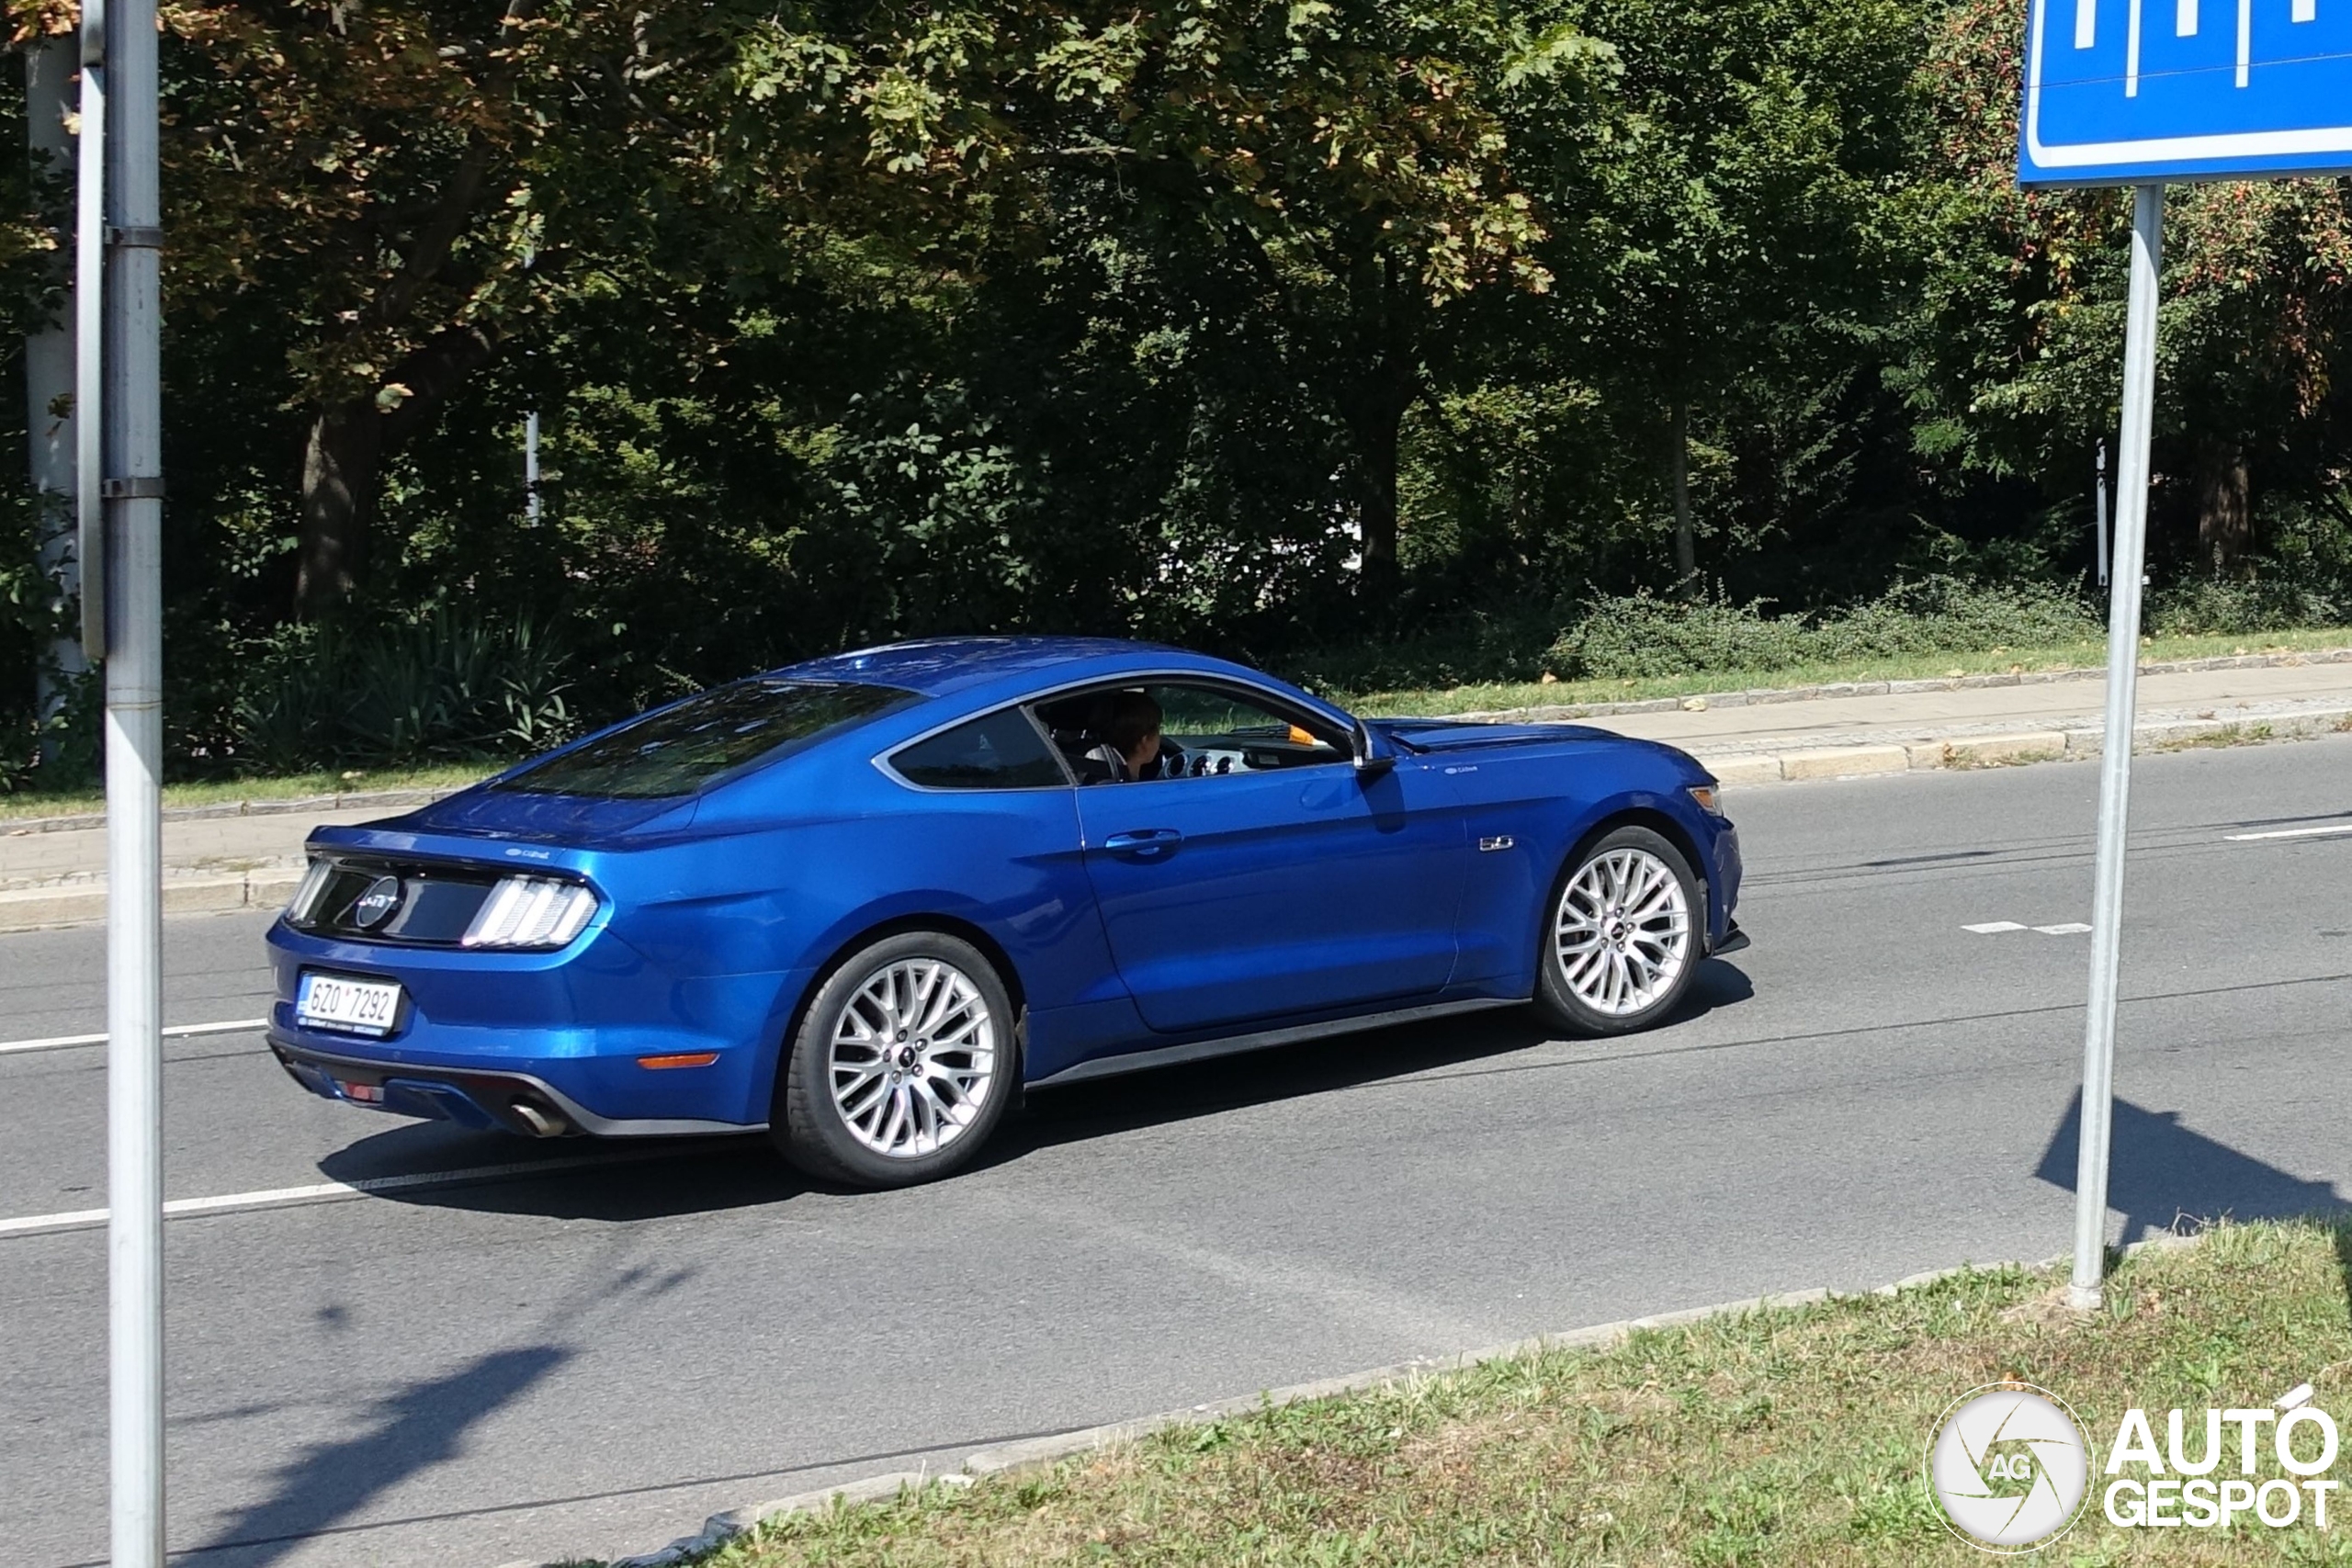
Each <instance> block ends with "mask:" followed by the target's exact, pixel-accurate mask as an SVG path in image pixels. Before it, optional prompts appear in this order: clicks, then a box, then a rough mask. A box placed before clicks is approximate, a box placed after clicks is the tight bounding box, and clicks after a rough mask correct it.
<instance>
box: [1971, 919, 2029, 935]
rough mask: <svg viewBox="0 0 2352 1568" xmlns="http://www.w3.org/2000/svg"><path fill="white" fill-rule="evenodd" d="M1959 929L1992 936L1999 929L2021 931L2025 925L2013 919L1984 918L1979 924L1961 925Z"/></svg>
mask: <svg viewBox="0 0 2352 1568" xmlns="http://www.w3.org/2000/svg"><path fill="white" fill-rule="evenodd" d="M1960 929H1961V930H1962V931H1973V932H1975V933H1976V934H1977V935H1978V936H1992V935H1994V934H1995V933H1996V932H1999V931H2023V930H2025V927H2023V926H2021V925H2019V924H2018V922H2017V921H2015V920H1986V921H1985V923H1984V924H1983V925H1981V926H1962V927H1961V928H1960Z"/></svg>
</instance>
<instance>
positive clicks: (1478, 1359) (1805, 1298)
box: [502, 1231, 2206, 1568]
mask: <svg viewBox="0 0 2352 1568" xmlns="http://www.w3.org/2000/svg"><path fill="white" fill-rule="evenodd" d="M2205 1235H2206V1233H2205V1232H2203V1231H2198V1232H2194V1233H2191V1234H2189V1235H2158V1236H2151V1237H2149V1238H2148V1239H2147V1240H2145V1241H2139V1242H2134V1243H2132V1244H2131V1245H2130V1246H2128V1247H2124V1248H2123V1249H2122V1253H2123V1256H2124V1257H2126V1258H2131V1257H2134V1256H2136V1255H2138V1254H2140V1253H2142V1252H2146V1251H2167V1252H2168V1251H2174V1250H2177V1249H2179V1248H2183V1247H2194V1246H2196V1245H2198V1243H2199V1242H2200V1241H2202V1240H2203V1239H2204V1236H2205ZM2073 1260H2074V1259H2073V1257H2072V1255H2071V1254H2064V1253H2062V1254H2060V1255H2059V1256H2058V1257H2055V1258H2045V1259H2043V1260H2042V1261H2041V1262H2039V1263H2027V1262H2019V1261H2016V1260H2009V1261H2004V1262H1998V1263H1962V1264H1958V1265H1956V1266H1954V1267H1952V1268H1950V1269H1928V1271H1927V1272H1925V1273H1920V1274H1912V1275H1908V1276H1906V1277H1905V1278H1903V1279H1900V1280H1895V1281H1894V1283H1892V1284H1887V1285H1881V1286H1878V1287H1877V1288H1876V1289H1874V1290H1871V1291H1866V1292H1859V1291H1858V1292H1846V1293H1847V1294H1848V1295H1849V1296H1860V1295H1879V1296H1891V1295H1894V1294H1896V1293H1898V1292H1903V1291H1909V1290H1917V1289H1919V1288H1920V1287H1922V1286H1926V1285H1933V1284H1936V1283H1938V1282H1939V1281H1941V1280H1949V1279H1951V1278H1953V1277H1954V1276H1956V1275H1960V1274H1968V1273H1980V1274H1981V1273H1991V1272H1995V1271H1996V1270H2000V1269H2025V1270H2027V1271H2029V1272H2044V1271H2048V1270H2052V1269H2065V1268H2066V1267H2067V1266H2068V1265H2070V1264H2071V1263H2072V1262H2073ZM1839 1293H1840V1292H1835V1291H1831V1290H1828V1289H1826V1288H1816V1289H1814V1290H1809V1291H1792V1292H1787V1293H1785V1294H1774V1295H1768V1296H1749V1297H1747V1298H1745V1299H1743V1300H1740V1301H1735V1302H1719V1303H1715V1304H1714V1305H1713V1306H1702V1307H1689V1308H1685V1309H1684V1310H1682V1311H1680V1312H1667V1313H1658V1314H1655V1315H1653V1316H1649V1317H1634V1318H1625V1319H1622V1320H1620V1321H1618V1322H1615V1323H1603V1324H1597V1325H1593V1326H1592V1327H1589V1328H1572V1329H1568V1330H1566V1332H1564V1333H1558V1334H1539V1335H1536V1336H1534V1337H1532V1338H1528V1339H1516V1340H1512V1341H1511V1342H1510V1343H1509V1344H1505V1345H1494V1346H1489V1347H1487V1348H1485V1349H1483V1350H1465V1351H1463V1352H1462V1353H1460V1354H1459V1355H1453V1356H1434V1357H1424V1358H1421V1359H1416V1360H1411V1361H1402V1362H1398V1363H1397V1364H1396V1365H1393V1366H1386V1367H1373V1368H1370V1369H1368V1370H1366V1371H1360V1372H1349V1373H1346V1374H1344V1375H1342V1376H1340V1377H1335V1378H1322V1379H1318V1380H1317V1381H1316V1382H1303V1383H1293V1384H1292V1385H1290V1386H1289V1387H1287V1388H1277V1389H1269V1390H1267V1391H1266V1392H1264V1393H1254V1394H1244V1395H1240V1396H1238V1397H1235V1398H1232V1399H1220V1400H1215V1401H1212V1402H1211V1403H1209V1404H1195V1405H1193V1406H1191V1407H1190V1408H1188V1409H1184V1410H1171V1411H1166V1412H1163V1413H1161V1414H1159V1415H1158V1416H1143V1417H1141V1418H1140V1419H1137V1420H1133V1421H1114V1422H1112V1423H1110V1424H1108V1425H1106V1426H1101V1427H1080V1428H1079V1429H1077V1430H1075V1431H1069V1432H1056V1433H1054V1434H1052V1435H1051V1436H1048V1437H1043V1438H1029V1439H1027V1440H1025V1441H1023V1442H1018V1443H1006V1444H1003V1445H1001V1446H1000V1447H997V1448H992V1449H976V1450H973V1451H972V1452H970V1453H968V1454H967V1455H965V1456H964V1461H963V1464H962V1466H961V1467H960V1468H959V1469H956V1470H952V1471H932V1472H924V1471H913V1470H894V1471H888V1472H883V1473H881V1474H878V1475H869V1476H863V1477H860V1478H859V1479H858V1480H855V1481H851V1482H845V1483H842V1484H841V1485H839V1486H829V1487H824V1488H821V1489H820V1490H817V1491H814V1492H799V1493H795V1494H794V1495H791V1496H788V1497H777V1498H775V1499H773V1500H771V1501H769V1502H765V1503H753V1504H751V1505H748V1506H744V1507H741V1508H729V1510H727V1511H726V1512H725V1513H721V1514H713V1515H711V1516H710V1517H708V1518H707V1519H705V1520H704V1521H703V1527H702V1529H699V1530H697V1531H696V1532H695V1533H694V1534H693V1535H687V1536H680V1537H679V1538H678V1539H677V1540H673V1541H671V1542H670V1543H669V1544H668V1545H666V1546H662V1547H659V1548H656V1549H655V1550H653V1551H641V1552H639V1553H637V1554H635V1555H634V1556H629V1557H616V1558H614V1559H612V1560H611V1561H610V1562H608V1563H607V1564H606V1568H673V1564H677V1563H684V1562H691V1561H692V1560H693V1559H695V1558H696V1557H699V1556H701V1555H703V1554H704V1553H707V1552H710V1551H717V1550H718V1548H719V1547H720V1546H723V1545H725V1544H726V1543H727V1542H728V1541H729V1540H733V1539H734V1538H735V1537H737V1536H739V1535H743V1534H746V1533H748V1532H750V1531H752V1530H753V1529H758V1528H759V1527H760V1526H761V1525H762V1524H764V1523H766V1522H767V1521H769V1520H772V1519H777V1518H781V1517H784V1516H785V1515H787V1514H795V1513H822V1512H824V1511H825V1510H827V1509H829V1508H834V1507H847V1506H854V1505H856V1504H859V1503H875V1502H882V1501H886V1500H888V1499H889V1498H892V1497H896V1496H898V1495H899V1493H901V1492H902V1491H906V1490H909V1489H911V1488H920V1487H922V1486H926V1485H932V1484H941V1485H948V1486H969V1485H971V1484H972V1483H974V1482H975V1481H977V1480H978V1478H980V1477H981V1476H986V1475H1009V1474H1019V1473H1021V1472H1025V1471H1035V1470H1043V1469H1046V1468H1047V1467H1049V1466H1051V1465H1055V1464H1058V1463H1060V1462H1061V1461H1063V1460H1066V1459H1070V1458H1074V1457H1075V1456H1077V1455H1079V1454H1084V1453H1092V1452H1094V1451H1095V1450H1099V1449H1106V1448H1112V1447H1115V1446H1117V1445H1119V1444H1122V1443H1132V1442H1137V1441H1140V1440H1141V1439H1143V1438H1148V1437H1151V1436H1153V1435H1154V1434H1155V1433H1159V1432H1164V1431H1167V1430H1169V1429H1170V1428H1173V1427H1197V1426H1203V1425H1205V1424H1207V1423H1209V1422H1212V1421H1219V1420H1224V1419H1226V1418H1227V1417H1230V1416H1250V1415H1254V1414H1255V1413H1256V1412H1258V1411H1260V1410H1261V1409H1267V1408H1270V1407H1271V1408H1279V1407H1281V1406H1283V1405H1286V1404H1298V1403H1300V1402H1302V1401H1306V1400H1314V1399H1328V1398H1330V1397H1332V1396H1333V1395H1335V1394H1342V1393H1365V1392H1368V1391H1371V1390H1374V1389H1383V1388H1396V1387H1399V1386H1409V1385H1410V1384H1412V1383H1413V1382H1416V1381H1418V1380H1419V1379H1422V1378H1427V1377H1432V1376H1439V1375H1442V1374H1444V1373H1447V1372H1457V1371H1468V1370H1470V1369H1471V1368H1473V1367H1477V1366H1482V1365H1484V1364H1486V1363H1487V1362H1489V1361H1503V1360H1513V1359H1519V1358H1521V1357H1525V1356H1532V1355H1538V1354H1541V1353H1543V1352H1544V1351H1547V1350H1589V1349H1600V1348H1606V1347H1608V1346H1611V1345H1614V1344H1616V1343H1617V1342H1618V1341H1620V1340H1622V1339H1623V1338H1625V1337H1628V1336H1630V1335H1633V1334H1636V1333H1639V1332H1641V1331H1643V1330H1645V1329H1658V1328H1679V1327H1683V1326H1686V1325H1690V1324H1693V1323H1702V1322H1704V1321H1706V1320H1707V1319H1709V1318H1713V1317H1736V1316H1738V1315H1740V1314H1744V1313H1751V1312H1761V1311H1764V1310H1766V1309H1768V1308H1777V1307H1793V1306H1811V1305H1814V1304H1815V1303H1820V1302H1826V1301H1829V1300H1831V1299H1833V1298H1834V1297H1836V1296H1838V1294H1839ZM569 1561H572V1560H571V1559H564V1560H560V1561H558V1562H548V1561H546V1560H544V1559H541V1558H536V1557H530V1558H518V1559H516V1560H515V1561H514V1562H508V1563H504V1564H503V1565H502V1568H562V1564H563V1562H569Z"/></svg>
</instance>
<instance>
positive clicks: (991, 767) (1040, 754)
mask: <svg viewBox="0 0 2352 1568" xmlns="http://www.w3.org/2000/svg"><path fill="white" fill-rule="evenodd" d="M890 766H891V767H893V768H895V769H897V770H898V773H899V777H900V778H902V779H905V780H906V781H907V782H908V783H909V784H922V785H924V786H926V787H927V788H931V789H1050V788H1056V787H1058V786H1060V785H1063V784H1068V783H1069V775H1067V774H1066V773H1063V772H1062V767H1061V764H1060V763H1059V762H1057V761H1055V760H1054V755H1053V753H1052V752H1051V751H1048V750H1046V742H1045V740H1044V739H1043V738H1042V737H1040V736H1039V735H1038V733H1037V727H1036V726H1035V725H1033V724H1031V723H1030V722H1029V719H1028V716H1026V715H1024V714H1023V713H1022V711H1021V710H1020V709H1019V708H1007V709H1005V710H1004V711H1003V712H1002V713H992V714H989V716H987V717H985V718H976V719H974V720H972V721H971V722H970V723H969V724H959V725H957V726H956V728H953V729H948V730H943V731H941V732H940V733H939V734H937V735H934V736H933V737H932V738H931V739H928V740H918V741H916V742H915V743H914V744H913V745H911V746H909V747H905V748H903V749H901V750H898V751H894V752H892V753H891V754H890Z"/></svg>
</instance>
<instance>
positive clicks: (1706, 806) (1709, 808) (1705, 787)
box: [1691, 784, 1724, 817]
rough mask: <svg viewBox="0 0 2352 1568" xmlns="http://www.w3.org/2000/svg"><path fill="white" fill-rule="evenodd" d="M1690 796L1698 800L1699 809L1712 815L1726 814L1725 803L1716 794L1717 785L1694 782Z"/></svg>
mask: <svg viewBox="0 0 2352 1568" xmlns="http://www.w3.org/2000/svg"><path fill="white" fill-rule="evenodd" d="M1691 799H1693V800H1695V801H1697V802H1698V803H1699V809H1700V810H1702V811H1703V812H1705V813H1706V814H1707V815H1708V816H1710V817H1721V816H1722V815H1723V814H1724V803H1723V801H1722V800H1721V799H1720V798H1719V797H1718V796H1717V795H1716V794H1715V786H1714V785H1713V784H1692V785H1691Z"/></svg>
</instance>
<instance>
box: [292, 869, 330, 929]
mask: <svg viewBox="0 0 2352 1568" xmlns="http://www.w3.org/2000/svg"><path fill="white" fill-rule="evenodd" d="M333 875H334V862H333V861H331V860H322V859H321V858H319V857H318V856H316V855H313V856H311V869H310V870H309V871H308V872H305V873H304V874H303V876H302V886H300V887H297V888H296V889H294V897H291V898H289V899H288V900H287V903H286V919H287V920H288V922H289V923H290V924H293V925H298V926H300V925H307V924H309V923H310V920H311V917H313V916H315V915H316V914H317V913H318V912H319V899H320V898H321V897H323V896H324V895H325V893H326V890H327V878H328V877H330V876H333Z"/></svg>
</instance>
